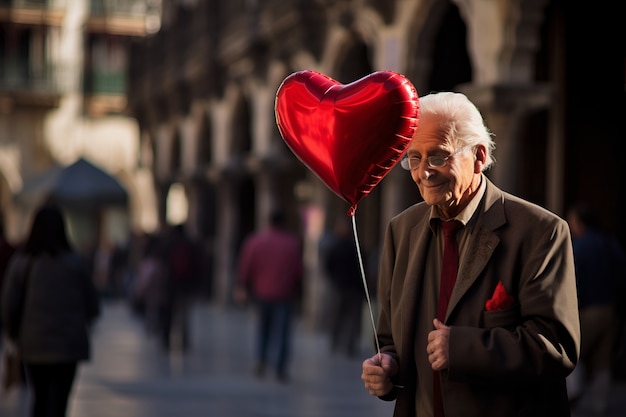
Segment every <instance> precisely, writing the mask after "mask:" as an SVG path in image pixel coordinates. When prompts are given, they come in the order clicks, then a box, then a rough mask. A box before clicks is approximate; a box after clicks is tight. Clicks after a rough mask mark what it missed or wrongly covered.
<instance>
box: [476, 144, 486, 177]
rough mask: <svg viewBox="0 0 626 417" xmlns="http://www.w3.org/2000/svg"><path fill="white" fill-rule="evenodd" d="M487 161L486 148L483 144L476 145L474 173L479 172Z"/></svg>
mask: <svg viewBox="0 0 626 417" xmlns="http://www.w3.org/2000/svg"><path fill="white" fill-rule="evenodd" d="M486 161H487V148H486V147H485V145H476V147H475V148H474V173H475V174H480V173H481V172H482V171H483V168H484V167H485V163H486Z"/></svg>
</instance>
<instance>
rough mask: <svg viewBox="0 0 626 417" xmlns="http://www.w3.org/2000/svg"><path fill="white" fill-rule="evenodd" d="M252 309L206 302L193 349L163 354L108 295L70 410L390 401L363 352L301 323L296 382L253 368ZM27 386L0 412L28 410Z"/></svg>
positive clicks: (238, 415)
mask: <svg viewBox="0 0 626 417" xmlns="http://www.w3.org/2000/svg"><path fill="white" fill-rule="evenodd" d="M253 320H254V316H253V315H252V312H251V310H242V309H227V310H221V309H219V308H217V307H213V306H211V305H198V306H196V308H195V309H194V312H193V315H192V324H193V336H192V339H193V342H192V349H191V350H190V352H189V353H188V354H187V355H181V354H176V353H172V354H169V355H168V354H165V353H163V352H162V351H161V349H160V348H159V346H158V344H157V342H156V340H155V339H153V338H152V337H148V336H147V334H146V332H145V330H144V328H143V324H142V323H141V322H140V321H138V320H137V319H136V318H134V317H133V316H132V314H130V312H129V310H128V308H127V307H126V305H125V304H121V303H109V304H105V308H104V311H103V316H102V317H101V318H100V320H99V322H98V325H97V327H96V328H95V333H94V339H93V360H92V361H91V362H89V363H88V364H85V365H83V367H82V368H80V371H79V372H80V375H79V377H78V380H77V384H76V385H75V389H74V393H73V397H72V402H71V407H70V412H69V413H68V417H114V416H115V417H120V416H124V417H171V416H185V417H199V416H203V417H204V416H224V417H253V416H254V417H263V416H272V417H281V416H284V417H321V416H324V417H335V416H336V417H340V416H341V417H350V416H355V417H356V416H359V417H369V416H371V417H374V416H377V417H379V416H390V415H391V410H392V408H391V407H392V404H389V403H385V402H382V401H380V400H378V399H376V398H373V397H370V396H369V394H368V393H367V392H366V391H365V389H364V388H363V384H362V382H361V380H360V373H361V361H362V358H361V357H359V358H355V359H348V358H344V357H341V356H335V355H332V354H330V353H329V349H328V347H327V339H326V337H325V336H323V335H320V334H314V333H311V332H308V331H307V330H306V329H304V328H303V326H302V325H298V326H297V328H296V338H295V342H294V343H295V346H294V358H293V362H292V367H291V378H290V381H289V383H287V384H280V383H278V382H277V381H276V380H275V378H274V375H273V374H271V373H268V375H267V377H266V378H265V379H263V380H259V379H256V378H255V377H253V376H252V373H251V370H252V368H253V363H254V362H253V360H252V348H253V337H254V335H253V331H254V327H253V326H254V321H253ZM28 396H29V393H28V392H27V391H23V392H19V391H15V392H12V393H9V394H8V395H6V394H5V395H3V396H2V397H0V417H26V416H27V413H26V409H27V403H28Z"/></svg>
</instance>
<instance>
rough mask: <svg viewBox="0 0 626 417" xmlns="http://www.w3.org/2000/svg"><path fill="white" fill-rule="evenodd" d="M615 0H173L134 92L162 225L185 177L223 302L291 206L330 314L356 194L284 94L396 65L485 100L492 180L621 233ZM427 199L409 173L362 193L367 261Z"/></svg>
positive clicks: (416, 80)
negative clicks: (299, 143) (321, 175)
mask: <svg viewBox="0 0 626 417" xmlns="http://www.w3.org/2000/svg"><path fill="white" fill-rule="evenodd" d="M601 3H602V5H600V4H599V3H598V4H597V5H596V4H590V3H585V2H583V3H579V2H571V1H561V0H515V1H507V0H489V1H485V0H311V1H300V0H264V1H261V0H224V1H223V0H214V1H189V0H187V1H182V0H178V1H176V0H170V1H164V2H163V22H162V27H161V30H160V31H159V32H158V33H156V34H154V35H152V36H149V37H147V38H143V39H141V40H139V41H137V42H135V43H134V45H133V47H132V49H131V55H130V60H131V61H130V75H129V76H130V82H129V92H128V105H129V112H130V114H132V115H133V116H134V117H135V118H136V120H137V121H138V123H139V129H140V143H141V144H140V157H139V161H140V162H139V163H140V165H141V167H145V168H147V169H149V170H151V172H152V173H153V174H154V186H155V189H156V195H157V201H158V213H159V214H158V217H159V223H160V224H165V223H166V219H167V210H168V208H167V207H168V205H167V201H168V194H169V192H170V189H171V188H172V187H173V186H176V187H179V188H182V189H184V194H185V195H186V198H187V201H188V217H187V230H188V231H189V233H190V234H192V235H193V236H194V237H195V238H196V239H198V240H199V241H201V242H202V243H203V247H204V249H205V256H206V259H207V260H209V261H210V262H209V263H210V267H209V268H210V291H211V295H212V296H213V297H215V299H216V300H218V301H220V302H224V303H226V302H228V301H229V299H230V287H231V284H232V280H233V277H234V267H235V265H236V260H237V256H238V250H239V246H240V243H241V241H242V239H243V238H244V237H245V236H246V235H247V234H248V233H250V232H251V231H252V230H254V229H256V228H258V227H263V226H264V224H265V218H266V214H267V213H268V211H269V210H270V209H271V208H272V207H274V206H280V207H283V208H284V209H285V211H286V212H287V213H288V215H289V216H290V225H291V227H292V228H293V229H294V230H295V231H297V232H298V233H300V235H301V236H302V239H303V242H304V243H305V255H306V260H307V277H306V286H305V289H304V291H305V298H304V300H303V301H304V304H303V308H304V312H305V315H306V317H307V318H309V319H311V322H312V323H316V322H317V321H319V319H320V317H321V316H323V309H324V303H323V294H324V284H323V277H321V273H320V271H319V266H318V262H317V260H318V248H319V243H320V240H321V238H322V236H323V233H324V230H325V229H326V228H327V225H328V224H329V223H331V222H332V220H333V219H334V218H336V217H337V216H342V215H346V211H347V209H348V204H347V203H346V202H345V201H343V200H341V199H340V198H338V197H337V196H336V195H334V194H333V193H332V192H331V191H329V190H328V189H327V188H326V187H325V186H324V185H323V184H322V183H320V181H319V180H318V179H317V177H316V176H315V175H314V174H312V173H311V172H310V171H309V170H307V169H306V168H305V167H304V166H303V164H302V163H300V161H299V160H298V159H297V158H296V157H295V156H294V155H293V154H292V153H291V152H290V150H289V149H288V147H287V146H286V145H285V143H284V142H283V140H282V138H281V137H280V134H279V131H278V129H277V126H276V121H275V114H274V104H275V94H276V91H277V89H278V87H279V86H280V84H281V82H282V81H283V80H284V79H285V77H287V76H288V75H289V74H291V73H293V72H295V71H299V70H303V69H311V70H315V71H319V72H322V73H325V74H327V75H329V76H330V77H332V78H334V79H335V80H337V81H339V82H341V83H344V84H345V83H350V82H352V81H355V80H357V79H360V78H361V77H364V76H366V75H368V74H370V73H372V72H374V71H379V70H392V71H396V72H399V73H401V74H403V75H405V76H406V77H407V78H409V79H410V80H411V81H412V83H413V84H414V86H415V87H416V89H417V91H418V94H419V95H425V94H427V93H428V92H431V91H437V90H456V91H462V92H464V93H466V94H467V95H468V96H469V97H470V98H471V99H472V100H473V101H474V102H475V103H476V104H477V105H478V106H479V108H480V110H481V112H482V113H483V115H484V116H485V118H486V121H487V124H488V125H489V127H490V128H491V130H492V131H493V133H494V134H495V140H496V145H497V146H496V151H495V157H496V164H495V166H494V167H493V168H492V169H491V170H490V171H489V172H488V175H489V177H490V178H491V179H492V180H493V181H494V182H495V183H496V184H497V185H499V186H500V187H502V188H503V189H505V190H507V191H509V192H511V193H514V194H517V195H519V196H521V197H523V198H526V199H529V200H531V201H534V202H536V203H538V204H540V205H542V206H544V207H546V208H548V209H550V210H552V211H554V212H556V213H558V214H561V215H563V213H564V211H565V209H566V208H567V206H568V205H569V204H571V203H572V202H574V201H576V200H581V199H584V200H589V201H591V202H592V203H594V204H595V205H596V206H597V208H598V209H599V210H600V211H601V213H602V214H603V215H604V218H605V219H606V221H607V223H608V222H610V221H617V222H618V226H616V227H615V226H614V230H615V231H616V232H617V233H619V234H620V235H621V236H623V234H624V228H625V224H624V221H623V220H621V218H622V217H623V216H620V214H621V213H620V211H619V208H620V207H623V205H624V204H623V203H624V201H623V200H624V197H623V195H624V191H626V190H625V185H624V175H623V174H621V173H620V171H619V159H620V158H621V155H623V154H624V152H623V151H624V140H623V139H624V133H623V128H622V127H621V126H620V121H621V120H622V119H621V118H622V117H624V116H625V113H624V109H625V107H624V86H625V84H624V73H625V66H624V50H625V49H624V44H625V42H626V37H624V32H623V29H622V28H623V23H622V22H620V21H619V20H618V19H619V17H618V16H619V15H620V14H619V13H618V11H617V9H616V7H617V6H616V5H615V4H614V3H615V2H613V3H610V2H601ZM601 46H602V47H601ZM601 50H602V52H600V51H601ZM419 200H420V197H419V193H418V190H417V188H416V187H415V185H414V184H413V183H412V182H411V180H410V177H409V176H408V175H407V174H406V172H403V171H402V170H401V168H399V167H398V168H394V170H392V171H391V172H390V173H389V174H388V175H387V176H386V177H385V178H384V180H383V181H382V182H381V183H380V184H379V185H378V186H377V187H376V188H375V189H374V190H373V191H372V192H371V193H370V194H369V195H368V196H367V197H365V198H364V199H363V200H362V202H361V203H360V204H359V207H358V209H357V212H356V215H355V220H356V228H357V231H358V239H359V244H360V248H361V250H362V252H363V254H364V255H365V257H366V258H369V257H370V256H371V254H375V253H376V248H377V247H378V246H379V245H380V243H381V236H382V234H383V231H384V227H385V225H386V222H387V221H388V220H389V219H390V217H391V216H393V215H395V214H396V213H398V212H399V211H401V210H402V209H404V208H405V207H407V206H408V205H410V204H413V203H415V202H417V201H419ZM373 274H374V275H375V273H373ZM369 278H372V280H375V277H369Z"/></svg>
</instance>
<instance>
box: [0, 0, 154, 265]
mask: <svg viewBox="0 0 626 417" xmlns="http://www.w3.org/2000/svg"><path fill="white" fill-rule="evenodd" d="M159 6H160V0H131V1H127V0H0V221H2V223H3V226H4V228H5V230H6V233H7V235H8V237H9V239H10V240H11V241H12V242H13V243H15V244H19V243H20V242H21V241H23V239H24V238H25V237H26V234H27V232H28V228H29V226H30V221H31V217H32V213H33V211H34V210H35V209H36V208H37V207H38V206H39V205H40V204H42V202H43V200H44V199H45V198H47V196H46V195H45V193H44V191H43V187H39V186H40V185H41V184H40V179H41V178H42V177H46V176H48V175H49V174H51V173H52V172H56V171H55V170H56V169H57V168H58V169H63V168H64V167H68V166H70V165H72V164H73V163H75V162H76V161H78V160H79V159H81V158H83V159H85V160H88V161H89V162H90V163H91V164H93V165H94V166H95V167H97V168H98V169H101V170H102V171H104V172H106V173H107V174H109V175H111V176H113V177H115V179H116V180H117V181H118V182H119V183H120V184H122V185H123V186H124V187H125V188H126V189H127V191H128V193H129V194H130V196H129V198H128V201H129V204H128V206H119V207H104V208H103V209H102V210H98V211H95V210H93V209H92V208H89V209H87V208H86V207H85V206H79V207H72V208H71V210H70V209H69V208H67V207H64V208H66V209H67V211H68V226H69V229H70V235H71V237H72V239H73V241H74V242H73V243H74V244H75V245H76V246H77V249H79V250H81V251H84V252H86V253H89V252H91V251H92V249H95V246H97V245H99V244H104V243H107V242H108V243H115V244H119V243H124V242H125V240H126V239H127V238H128V235H129V231H130V230H134V229H137V230H145V229H148V230H149V229H155V228H156V227H157V224H156V216H155V215H154V213H155V209H154V202H153V198H151V197H153V194H150V193H149V192H146V190H149V189H150V188H149V187H151V181H150V178H151V173H150V172H147V171H141V170H139V169H137V163H136V158H137V154H138V143H139V141H138V136H139V129H138V125H137V122H136V120H135V119H134V118H131V117H129V116H128V115H127V114H125V110H126V95H125V93H126V78H127V70H126V67H127V62H128V59H127V56H128V53H127V48H128V42H129V40H130V39H132V38H135V37H142V36H145V35H146V34H147V33H150V31H151V30H157V29H158V25H159V22H160V9H159ZM31 185H32V188H29V187H30V186H31ZM137 190H141V192H138V191H137ZM25 193H29V197H28V198H23V196H24V194H25ZM69 211H71V213H69ZM108 243H107V244H108Z"/></svg>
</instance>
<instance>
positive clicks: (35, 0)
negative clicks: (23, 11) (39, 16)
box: [0, 0, 53, 8]
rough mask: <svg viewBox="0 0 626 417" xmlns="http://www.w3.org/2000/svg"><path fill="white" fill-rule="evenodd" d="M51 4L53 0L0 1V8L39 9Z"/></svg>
mask: <svg viewBox="0 0 626 417" xmlns="http://www.w3.org/2000/svg"><path fill="white" fill-rule="evenodd" d="M51 3H53V0H0V7H3V6H11V7H23V8H41V7H42V6H47V5H48V4H51Z"/></svg>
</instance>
